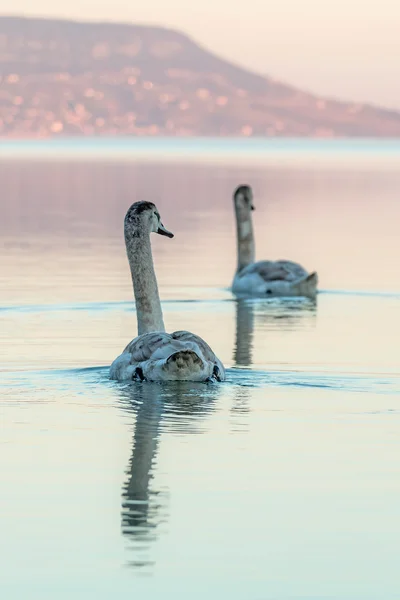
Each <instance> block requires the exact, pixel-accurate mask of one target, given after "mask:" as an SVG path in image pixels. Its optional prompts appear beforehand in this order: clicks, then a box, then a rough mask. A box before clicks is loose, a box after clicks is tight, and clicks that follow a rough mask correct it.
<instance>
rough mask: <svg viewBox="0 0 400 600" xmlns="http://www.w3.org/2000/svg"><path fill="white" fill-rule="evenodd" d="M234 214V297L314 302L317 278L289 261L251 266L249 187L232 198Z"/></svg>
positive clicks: (315, 274)
mask: <svg viewBox="0 0 400 600" xmlns="http://www.w3.org/2000/svg"><path fill="white" fill-rule="evenodd" d="M233 201H234V204H235V213H236V231H237V249H238V250H237V254H238V264H237V270H236V273H235V277H234V279H233V283H232V292H233V293H234V294H235V295H236V296H239V297H240V296H242V297H243V296H256V297H264V296H305V297H308V298H315V296H316V294H317V284H318V275H317V273H316V272H313V273H308V271H306V270H305V269H304V268H303V267H302V266H301V265H299V264H297V263H295V262H292V261H289V260H276V261H272V260H260V261H258V262H254V259H255V244H254V234H253V223H252V218H251V211H253V210H254V204H253V192H252V189H251V187H250V186H248V185H240V186H239V187H237V188H236V190H235V192H234V194H233Z"/></svg>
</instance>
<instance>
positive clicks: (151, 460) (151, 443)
mask: <svg viewBox="0 0 400 600" xmlns="http://www.w3.org/2000/svg"><path fill="white" fill-rule="evenodd" d="M219 389H220V388H219V386H212V385H205V384H180V385H178V384H177V385H174V384H172V385H168V386H163V385H159V384H148V383H147V384H137V385H131V386H129V387H125V388H123V389H121V399H122V401H123V403H124V406H125V409H126V410H129V412H134V413H135V415H136V424H135V429H134V435H133V443H132V453H131V457H130V460H129V466H128V469H127V479H126V481H125V483H124V485H123V488H122V499H123V500H122V518H121V521H122V523H121V528H122V535H123V536H124V537H125V539H126V540H127V541H128V543H129V545H130V547H131V550H132V557H133V558H132V560H131V561H130V563H129V564H130V566H132V567H146V566H149V565H150V564H151V563H152V560H151V556H150V555H151V546H152V544H153V543H154V542H155V541H156V540H157V539H158V537H159V535H160V534H161V531H160V526H161V524H162V523H164V522H167V521H168V519H169V511H168V497H169V492H168V491H167V489H165V488H164V489H157V487H156V485H155V484H154V473H155V471H156V468H157V453H158V452H159V445H160V442H161V439H162V437H163V436H164V437H165V438H168V435H171V434H175V435H187V434H194V433H201V426H200V423H201V421H202V420H203V419H204V418H205V417H206V415H207V414H208V413H209V412H210V411H212V410H213V408H214V402H215V399H216V397H217V395H218V394H219ZM165 444H166V446H168V442H167V440H165Z"/></svg>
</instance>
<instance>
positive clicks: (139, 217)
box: [124, 201, 174, 238]
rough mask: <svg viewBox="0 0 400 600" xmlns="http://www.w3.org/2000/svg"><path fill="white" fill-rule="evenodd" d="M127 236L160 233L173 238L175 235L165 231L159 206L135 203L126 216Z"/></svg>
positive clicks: (149, 203)
mask: <svg viewBox="0 0 400 600" xmlns="http://www.w3.org/2000/svg"><path fill="white" fill-rule="evenodd" d="M124 229H125V236H132V237H138V236H139V235H140V234H141V233H144V232H146V233H148V234H150V233H152V232H153V233H159V234H160V235H166V236H167V237H169V238H173V237H174V234H173V233H171V232H170V231H168V229H165V227H164V225H163V224H162V221H161V217H160V213H159V212H158V210H157V206H156V205H155V204H153V203H152V202H146V201H142V202H135V203H134V204H132V206H131V207H130V208H129V210H128V212H127V213H126V215H125V222H124Z"/></svg>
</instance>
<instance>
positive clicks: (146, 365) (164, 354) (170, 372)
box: [110, 331, 225, 381]
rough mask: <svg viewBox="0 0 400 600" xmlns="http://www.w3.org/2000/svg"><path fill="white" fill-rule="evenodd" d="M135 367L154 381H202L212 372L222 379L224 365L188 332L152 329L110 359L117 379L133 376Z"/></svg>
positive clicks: (121, 379) (112, 371)
mask: <svg viewBox="0 0 400 600" xmlns="http://www.w3.org/2000/svg"><path fill="white" fill-rule="evenodd" d="M138 367H139V368H140V369H142V370H143V375H144V377H145V378H148V379H151V380H153V381H154V380H161V381H162V380H165V381H170V380H174V379H183V378H185V379H189V380H193V381H204V380H205V379H207V378H208V377H211V376H212V375H213V373H217V375H218V378H219V379H225V370H224V367H223V365H222V363H221V361H220V360H219V359H218V358H217V357H216V355H215V354H214V352H213V351H212V349H211V348H210V346H209V345H208V344H207V343H206V342H205V341H204V340H203V339H202V338H201V337H200V336H198V335H195V334H194V333H190V332H189V331H175V332H174V333H172V334H170V333H164V332H151V333H145V334H143V335H140V336H138V337H136V338H135V339H133V340H132V341H131V342H130V343H129V344H128V345H127V346H126V348H125V350H124V352H123V353H122V354H121V355H120V356H119V357H118V358H117V359H116V360H115V361H114V362H113V364H112V365H111V370H110V376H111V378H112V379H118V380H120V381H123V380H127V379H132V378H133V376H134V374H135V372H136V369H137V368H138ZM215 368H216V370H215Z"/></svg>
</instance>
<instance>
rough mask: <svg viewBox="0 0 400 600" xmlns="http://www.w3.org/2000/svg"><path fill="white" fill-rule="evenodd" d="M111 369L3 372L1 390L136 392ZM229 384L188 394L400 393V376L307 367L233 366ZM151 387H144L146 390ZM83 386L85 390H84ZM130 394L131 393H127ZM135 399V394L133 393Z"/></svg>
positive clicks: (169, 386)
mask: <svg viewBox="0 0 400 600" xmlns="http://www.w3.org/2000/svg"><path fill="white" fill-rule="evenodd" d="M108 372H109V367H108V366H98V367H85V368H76V369H75V368H73V369H49V370H40V371H28V372H26V371H4V372H2V381H1V383H0V389H6V388H8V389H10V388H13V387H18V388H35V387H36V385H37V384H38V383H39V382H40V386H41V388H43V387H45V388H53V389H54V388H55V389H58V390H60V389H71V391H72V390H73V391H75V392H78V391H79V390H80V389H81V390H82V391H84V390H87V389H88V386H89V388H92V389H93V388H96V390H97V392H98V393H101V390H102V389H103V390H104V389H105V388H111V389H113V388H115V389H119V390H123V389H125V390H135V389H138V384H136V383H135V384H132V383H117V382H115V381H111V380H110V379H109V377H108ZM226 376H227V377H226V381H225V382H223V383H221V384H194V383H190V382H188V383H187V384H183V385H187V386H189V387H187V388H186V390H185V395H190V394H191V393H192V392H193V391H194V392H195V393H196V394H201V395H203V396H204V398H207V396H208V395H209V394H210V393H212V390H213V389H215V388H217V389H222V390H224V389H230V388H232V387H245V388H254V389H263V388H264V389H268V388H306V389H307V388H309V389H310V390H311V389H321V390H331V391H334V392H341V393H349V392H350V393H352V392H353V393H373V394H400V373H359V372H348V371H339V370H335V371H333V370H332V371H326V370H324V371H323V372H318V371H309V370H305V369H304V368H302V369H299V370H276V369H274V370H267V369H266V370H258V369H250V368H242V367H241V368H237V367H231V368H228V369H227V371H226ZM146 385H149V384H146V383H144V384H142V386H144V387H146ZM151 385H156V386H159V389H160V391H161V393H162V396H163V398H164V399H166V400H168V398H169V397H170V396H173V395H174V394H176V393H177V391H179V389H180V390H181V391H182V387H181V388H179V387H177V386H179V385H181V386H182V384H179V383H176V382H175V383H155V384H151ZM81 386H82V387H81ZM128 395H129V394H128ZM130 395H131V397H132V398H134V395H132V394H130Z"/></svg>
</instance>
